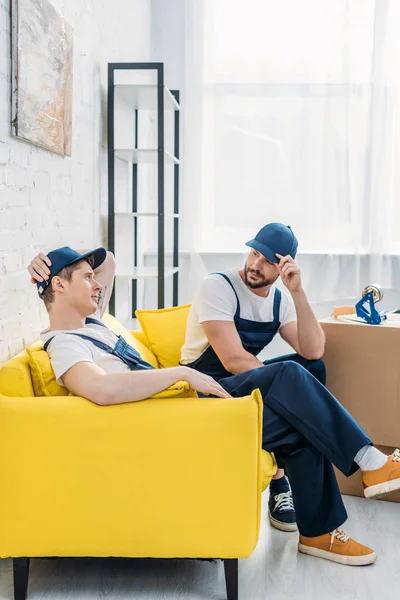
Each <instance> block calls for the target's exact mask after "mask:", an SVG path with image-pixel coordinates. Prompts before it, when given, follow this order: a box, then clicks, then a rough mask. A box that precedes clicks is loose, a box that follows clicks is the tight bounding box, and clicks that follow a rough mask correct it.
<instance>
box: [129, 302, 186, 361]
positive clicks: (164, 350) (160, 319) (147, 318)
mask: <svg viewBox="0 0 400 600" xmlns="http://www.w3.org/2000/svg"><path fill="white" fill-rule="evenodd" d="M189 309H190V304H185V305H182V306H174V307H173V308H160V309H158V310H137V311H136V316H137V318H138V321H139V323H140V326H141V328H142V330H143V332H144V333H145V334H146V337H147V340H148V347H149V348H150V350H151V351H152V352H153V354H154V355H155V356H156V358H157V361H158V364H159V365H160V367H163V368H166V367H176V366H177V365H179V361H180V357H181V348H182V346H183V344H184V342H185V333H186V321H187V318H188V314H189Z"/></svg>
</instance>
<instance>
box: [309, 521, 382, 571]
mask: <svg viewBox="0 0 400 600" xmlns="http://www.w3.org/2000/svg"><path fill="white" fill-rule="evenodd" d="M298 550H299V552H302V553H303V554H309V555H310V556H316V557H317V558H325V559H326V560H331V561H333V562H337V563H340V564H342V565H351V566H356V567H360V566H362V565H370V564H372V563H374V562H375V561H376V554H375V552H374V551H373V550H371V548H368V547H367V546H363V545H362V544H359V543H358V542H356V541H355V540H353V539H352V538H351V537H350V536H349V535H347V533H346V532H345V531H344V530H343V529H335V530H334V531H332V533H325V534H324V535H319V536H318V537H305V536H304V535H301V536H300V541H299V545H298Z"/></svg>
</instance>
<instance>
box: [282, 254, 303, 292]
mask: <svg viewBox="0 0 400 600" xmlns="http://www.w3.org/2000/svg"><path fill="white" fill-rule="evenodd" d="M275 256H276V257H277V258H279V263H278V264H277V265H276V268H277V269H278V271H279V274H280V276H281V279H282V282H283V284H284V285H285V286H286V287H287V289H288V290H289V292H290V293H295V292H300V291H301V289H302V286H301V271H300V267H299V266H298V265H297V264H296V263H295V262H294V260H293V258H292V257H291V256H281V255H280V254H275Z"/></svg>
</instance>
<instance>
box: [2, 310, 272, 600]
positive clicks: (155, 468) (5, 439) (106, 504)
mask: <svg viewBox="0 0 400 600" xmlns="http://www.w3.org/2000/svg"><path fill="white" fill-rule="evenodd" d="M159 314H160V317H161V320H162V316H163V313H162V311H160V312H159ZM142 316H143V315H142ZM150 316H152V317H154V314H153V312H151V314H150ZM167 316H168V315H167ZM175 317H178V315H175ZM179 319H180V320H182V319H183V325H184V324H185V319H186V317H185V314H184V311H182V314H181V315H180V316H179ZM104 320H105V322H106V323H107V324H108V325H110V326H111V327H112V328H113V329H114V330H115V331H116V332H117V333H118V334H122V335H123V336H124V337H126V339H129V340H130V341H131V343H134V344H136V345H137V346H139V347H140V346H141V345H142V344H144V345H146V344H147V345H150V346H151V343H150V342H149V339H148V337H147V335H145V333H143V331H138V332H128V331H127V330H125V329H124V328H123V327H122V326H121V324H120V323H118V321H116V320H115V319H114V318H113V317H111V316H110V315H106V316H105V317H104ZM181 330H182V331H183V330H184V327H183V329H182V327H181ZM132 334H133V335H132ZM162 335H163V337H164V338H165V336H166V333H165V329H163V333H162ZM167 337H168V336H167ZM178 338H179V335H178V337H177V335H176V328H174V332H173V335H171V340H172V342H171V343H173V344H175V347H174V348H172V346H171V352H172V355H173V356H175V357H176V356H177V355H179V348H177V347H176V344H177V343H180V344H181V343H182V339H178ZM153 342H154V340H153ZM39 348H40V347H39V346H38V345H36V346H35V347H34V350H35V351H36V352H39V355H38V356H41V357H42V358H44V360H46V359H47V355H44V354H40V352H44V351H41V350H40V349H39ZM142 350H143V348H142ZM143 352H144V350H143ZM146 352H149V353H150V354H147V355H146V356H147V360H149V357H150V355H152V357H153V358H152V361H153V362H154V364H158V360H157V357H156V356H154V354H153V353H152V352H151V350H150V349H149V348H147V347H146ZM34 354H35V352H30V353H29V355H28V353H27V351H24V352H22V353H21V354H19V355H18V356H16V357H15V358H13V359H11V360H9V361H8V362H7V363H6V364H5V365H4V366H3V367H2V368H1V369H0V455H1V457H2V461H1V467H0V490H1V493H0V557H2V558H5V557H12V558H13V559H14V587H15V598H16V600H24V599H25V598H26V594H27V584H28V571H29V559H30V558H32V557H46V556H47V557H48V556H52V557H55V556H71V557H72V556H74V557H77V556H92V557H96V556H99V557H106V556H116V557H157V558H160V557H162V558H170V557H175V558H176V557H193V558H221V559H225V562H224V564H225V574H226V577H227V591H228V598H229V599H232V600H234V599H235V598H237V597H238V596H237V593H238V592H237V559H238V558H246V557H248V556H249V555H250V554H251V553H252V551H253V550H254V548H255V546H256V544H257V540H258V535H259V526H260V509H261V491H262V489H265V487H267V485H268V484H269V481H270V479H271V477H272V475H273V474H274V473H275V471H276V464H275V461H274V458H273V456H272V455H270V454H268V453H266V452H264V451H263V450H261V425H262V399H261V396H260V393H259V392H258V391H254V392H253V393H252V395H251V396H248V397H244V398H240V399H234V400H226V399H217V398H209V399H201V398H197V397H193V395H194V394H193V393H191V394H190V390H189V389H188V386H187V384H186V383H182V384H181V385H179V384H178V385H177V386H175V388H172V389H170V390H168V391H167V392H166V393H165V394H164V395H163V394H160V395H158V397H155V398H152V399H148V400H146V401H144V402H134V403H130V404H123V405H118V406H108V407H100V406H98V405H96V404H94V403H92V402H90V401H88V400H86V399H84V398H80V397H75V396H72V395H69V396H66V395H58V396H53V395H47V394H48V393H49V392H47V391H46V390H47V388H45V391H44V395H43V394H42V395H40V396H36V397H35V392H34V385H35V386H36V387H37V385H38V381H37V380H36V379H35V380H33V379H32V375H33V374H34V373H33V371H34V365H33V364H32V357H33V358H34ZM51 373H52V371H51ZM36 376H37V373H36V375H35V377H36ZM52 376H53V378H54V374H52ZM41 383H43V381H42V382H41ZM45 383H46V382H45ZM47 383H48V382H47ZM53 384H55V385H56V386H57V384H56V383H55V380H54V381H53ZM185 386H186V387H185ZM50 390H51V388H50ZM185 390H186V391H187V393H186V392H185ZM36 392H37V393H41V392H40V391H39V392H38V390H37V389H36ZM185 396H186V397H185Z"/></svg>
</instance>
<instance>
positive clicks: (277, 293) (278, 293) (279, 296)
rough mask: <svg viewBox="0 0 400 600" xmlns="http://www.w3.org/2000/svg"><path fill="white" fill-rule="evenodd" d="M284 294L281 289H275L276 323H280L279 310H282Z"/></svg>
mask: <svg viewBox="0 0 400 600" xmlns="http://www.w3.org/2000/svg"><path fill="white" fill-rule="evenodd" d="M281 299H282V292H281V290H280V289H278V288H275V296H274V321H279V310H280V308H281Z"/></svg>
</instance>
